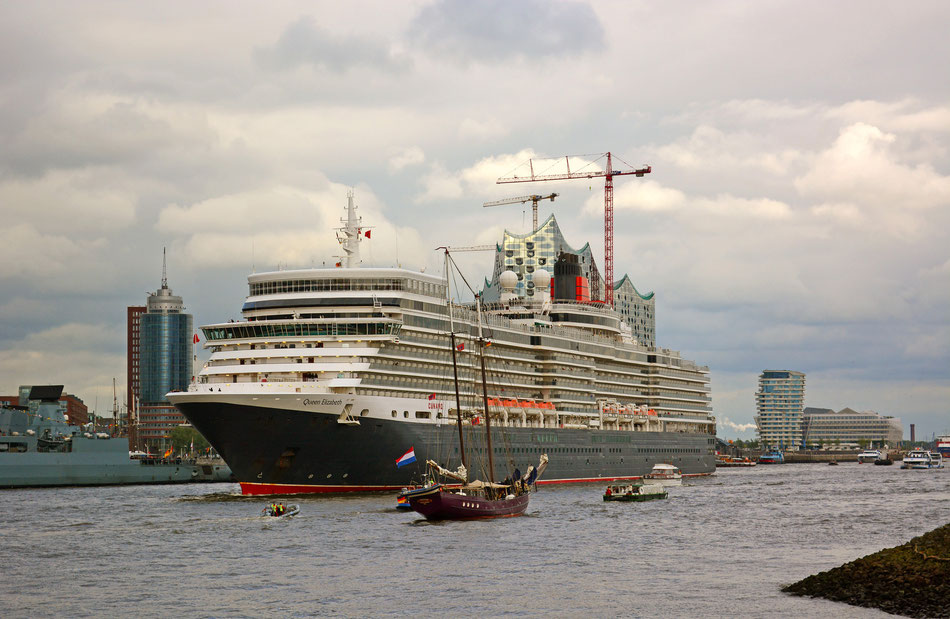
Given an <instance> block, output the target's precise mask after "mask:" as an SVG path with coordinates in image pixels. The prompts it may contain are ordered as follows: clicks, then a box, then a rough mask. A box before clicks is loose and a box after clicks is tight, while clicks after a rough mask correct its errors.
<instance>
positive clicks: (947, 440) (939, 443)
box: [934, 434, 950, 459]
mask: <svg viewBox="0 0 950 619" xmlns="http://www.w3.org/2000/svg"><path fill="white" fill-rule="evenodd" d="M934 442H935V443H936V447H935V449H936V451H937V453H938V454H940V456H941V457H942V458H943V459H947V458H950V434H945V435H943V436H938V437H937V440H936V441H934Z"/></svg>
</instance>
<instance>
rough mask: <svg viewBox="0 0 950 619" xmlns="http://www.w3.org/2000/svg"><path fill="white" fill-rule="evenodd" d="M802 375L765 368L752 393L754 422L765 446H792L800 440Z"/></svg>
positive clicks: (803, 391) (803, 382) (802, 397)
mask: <svg viewBox="0 0 950 619" xmlns="http://www.w3.org/2000/svg"><path fill="white" fill-rule="evenodd" d="M804 409H805V375H804V374H803V373H802V372H794V371H791V370H765V371H764V372H762V374H761V375H759V390H758V391H757V392H756V394H755V410H756V415H755V425H756V434H758V437H759V442H760V443H761V445H762V446H763V447H765V448H776V449H792V448H798V447H800V446H801V444H802V437H803V435H802V421H803V419H802V417H803V411H804Z"/></svg>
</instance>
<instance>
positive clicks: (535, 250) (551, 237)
mask: <svg viewBox="0 0 950 619" xmlns="http://www.w3.org/2000/svg"><path fill="white" fill-rule="evenodd" d="M561 253H568V254H574V255H576V256H577V262H578V265H579V266H580V272H581V275H582V276H583V277H585V278H586V279H587V282H588V287H589V290H590V298H591V300H594V301H602V300H603V297H604V280H603V277H602V276H601V274H600V270H599V269H598V268H597V263H596V261H595V260H594V256H593V253H592V252H591V249H590V244H589V243H588V244H586V245H584V246H583V247H582V248H580V249H574V248H573V247H571V245H569V244H568V242H567V240H566V239H565V238H564V234H563V233H562V232H561V228H560V227H559V226H558V223H557V219H555V217H554V215H550V216H549V217H548V218H547V219H546V220H545V221H544V223H542V224H541V225H540V226H539V227H538V229H537V230H534V231H533V232H528V233H525V234H515V233H513V232H509V231H508V230H505V234H504V238H503V239H502V241H501V243H498V244H497V245H496V251H495V268H494V270H493V273H492V278H491V280H487V279H486V280H485V283H484V288H483V290H482V299H483V300H484V301H486V302H488V303H495V302H498V301H499V299H500V298H501V287H500V286H499V277H500V276H501V274H502V273H503V272H505V271H512V272H514V274H515V275H517V277H518V283H517V286H516V287H515V290H514V292H515V294H517V295H518V296H519V297H522V298H527V299H531V298H532V297H533V296H534V294H535V291H534V282H533V281H532V280H531V275H532V273H534V272H535V271H536V270H540V269H544V270H546V271H548V273H549V274H550V275H551V278H552V280H551V281H552V282H553V281H554V265H555V263H556V262H557V259H558V256H559V255H560V254H561ZM613 295H614V309H615V310H616V311H617V313H619V314H620V315H622V316H623V317H624V320H625V322H626V323H627V325H628V326H629V327H630V330H631V332H632V334H633V337H634V338H636V340H637V341H638V342H640V343H641V344H643V345H645V346H650V347H654V346H656V319H655V317H654V308H655V301H654V298H653V293H652V292H651V293H649V294H641V293H640V292H639V291H637V289H636V288H635V287H634V285H633V282H632V281H631V280H630V278H629V276H627V275H624V276H623V277H622V278H621V279H620V280H619V281H618V282H615V283H614V286H613Z"/></svg>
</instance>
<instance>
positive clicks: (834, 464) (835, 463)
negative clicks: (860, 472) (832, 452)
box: [828, 460, 838, 466]
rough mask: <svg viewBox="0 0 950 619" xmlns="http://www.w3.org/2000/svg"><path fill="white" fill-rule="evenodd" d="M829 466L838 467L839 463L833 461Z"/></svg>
mask: <svg viewBox="0 0 950 619" xmlns="http://www.w3.org/2000/svg"><path fill="white" fill-rule="evenodd" d="M828 466H838V461H837V460H832V461H831V462H829V463H828Z"/></svg>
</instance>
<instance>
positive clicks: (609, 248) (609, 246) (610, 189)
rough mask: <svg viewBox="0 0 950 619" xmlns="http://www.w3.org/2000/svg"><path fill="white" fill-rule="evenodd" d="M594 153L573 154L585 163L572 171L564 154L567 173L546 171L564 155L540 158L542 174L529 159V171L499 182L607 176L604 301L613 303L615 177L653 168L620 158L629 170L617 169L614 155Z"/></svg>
mask: <svg viewBox="0 0 950 619" xmlns="http://www.w3.org/2000/svg"><path fill="white" fill-rule="evenodd" d="M594 156H595V155H574V157H575V158H576V157H584V158H585V159H584V165H582V166H581V167H580V168H575V170H574V171H573V172H572V171H571V156H570V155H568V156H566V157H564V159H563V161H564V163H565V165H566V166H567V168H566V170H567V171H566V172H558V173H556V174H548V173H545V172H546V170H550V169H551V168H552V167H554V166H555V165H559V164H560V163H561V161H562V160H561V158H560V157H558V158H556V159H541V160H538V162H539V163H540V162H550V163H547V167H546V168H545V171H542V172H541V173H536V172H535V160H534V159H528V161H527V165H528V174H527V176H518V175H517V174H515V175H512V176H508V177H502V178H499V179H498V180H497V181H496V182H497V183H498V184H499V185H501V184H505V183H536V182H540V181H560V180H567V179H574V178H588V179H590V178H597V177H601V176H603V177H604V302H605V303H607V304H608V305H610V306H613V304H614V295H613V294H612V293H611V288H612V287H613V284H614V177H615V176H626V175H628V174H633V175H635V176H637V177H642V176H643V175H644V174H649V173H650V172H652V171H653V168H652V167H650V166H644V167H642V168H634V167H633V166H631V165H630V164H629V163H627V162H626V161H623V160H622V159H620V157H616V159H619V160H620V161H621V162H622V163H623V164H624V165H626V166H627V167H628V168H629V169H617V170H615V169H614V167H613V159H614V157H613V155H612V154H611V153H610V152H606V153H602V154H600V155H596V157H597V158H596V159H593V160H590V159H587V158H588V157H594ZM604 158H606V159H607V162H606V167H605V168H604V169H600V168H599V167H598V162H599V161H600V160H602V159H604ZM524 165H525V164H521V165H520V166H518V168H515V169H516V170H520V169H521V168H522V167H524Z"/></svg>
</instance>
